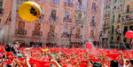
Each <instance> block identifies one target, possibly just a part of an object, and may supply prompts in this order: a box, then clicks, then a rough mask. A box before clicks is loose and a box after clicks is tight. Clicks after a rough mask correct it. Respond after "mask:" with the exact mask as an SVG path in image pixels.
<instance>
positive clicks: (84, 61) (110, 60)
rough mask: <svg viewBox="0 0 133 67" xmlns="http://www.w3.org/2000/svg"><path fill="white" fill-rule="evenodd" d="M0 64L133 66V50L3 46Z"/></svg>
mask: <svg viewBox="0 0 133 67" xmlns="http://www.w3.org/2000/svg"><path fill="white" fill-rule="evenodd" d="M0 67H133V50H117V49H112V50H111V49H101V48H93V49H84V48H48V47H37V48H36V47H20V46H19V45H18V44H17V43H16V44H13V45H1V46H0Z"/></svg>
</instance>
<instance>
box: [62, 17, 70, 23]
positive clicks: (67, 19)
mask: <svg viewBox="0 0 133 67" xmlns="http://www.w3.org/2000/svg"><path fill="white" fill-rule="evenodd" d="M63 21H64V22H72V18H68V17H64V19H63Z"/></svg>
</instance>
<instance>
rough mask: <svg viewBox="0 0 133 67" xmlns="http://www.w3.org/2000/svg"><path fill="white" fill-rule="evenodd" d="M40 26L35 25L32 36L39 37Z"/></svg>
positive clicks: (40, 33)
mask: <svg viewBox="0 0 133 67" xmlns="http://www.w3.org/2000/svg"><path fill="white" fill-rule="evenodd" d="M41 35H42V32H41V24H40V23H35V26H34V30H33V32H32V36H41Z"/></svg>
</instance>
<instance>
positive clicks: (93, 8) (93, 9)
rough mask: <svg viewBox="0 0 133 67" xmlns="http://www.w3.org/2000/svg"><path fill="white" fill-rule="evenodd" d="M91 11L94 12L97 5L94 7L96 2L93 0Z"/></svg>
mask: <svg viewBox="0 0 133 67" xmlns="http://www.w3.org/2000/svg"><path fill="white" fill-rule="evenodd" d="M92 11H94V12H96V11H97V7H96V3H95V2H93V3H92Z"/></svg>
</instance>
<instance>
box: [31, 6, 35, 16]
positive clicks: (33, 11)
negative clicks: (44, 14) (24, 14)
mask: <svg viewBox="0 0 133 67" xmlns="http://www.w3.org/2000/svg"><path fill="white" fill-rule="evenodd" d="M30 13H31V14H32V15H34V16H37V11H36V10H35V8H33V7H31V9H30Z"/></svg>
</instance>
